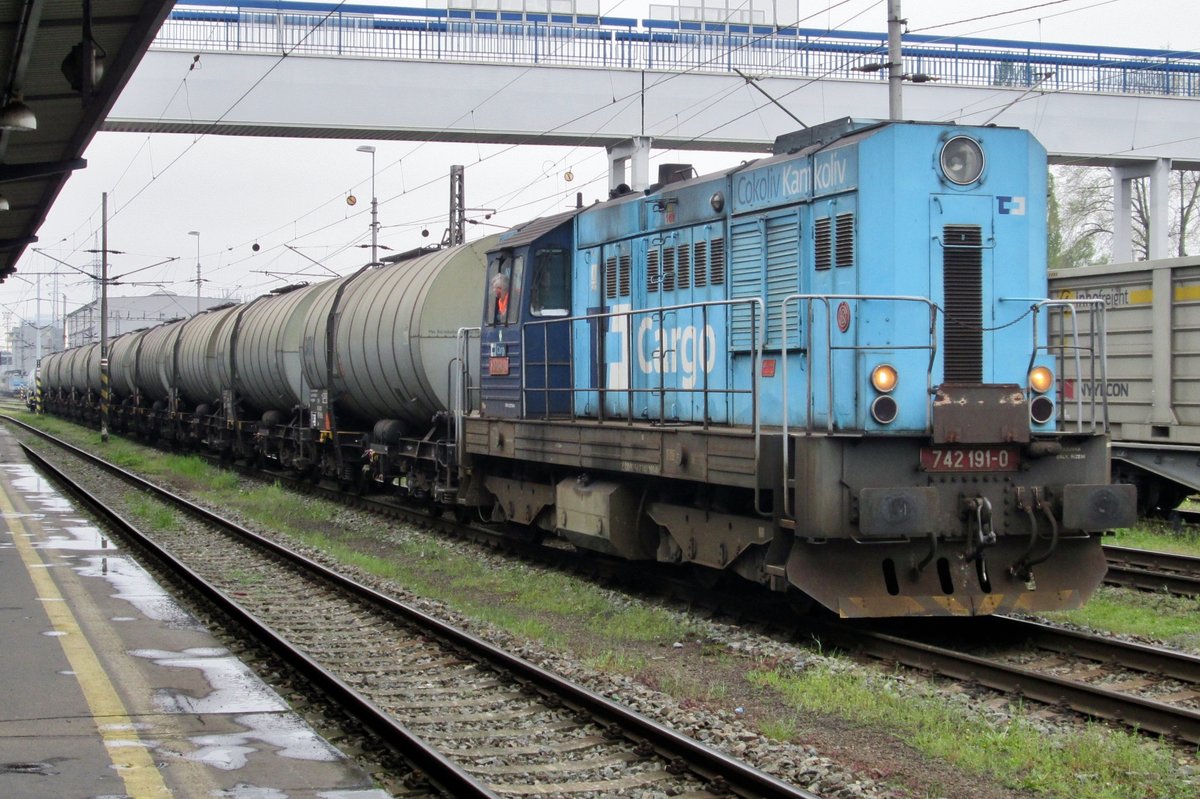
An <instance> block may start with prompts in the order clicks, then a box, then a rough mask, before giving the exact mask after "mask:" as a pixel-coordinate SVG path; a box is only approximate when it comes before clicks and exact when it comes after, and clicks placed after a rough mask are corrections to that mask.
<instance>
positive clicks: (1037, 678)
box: [813, 623, 1200, 743]
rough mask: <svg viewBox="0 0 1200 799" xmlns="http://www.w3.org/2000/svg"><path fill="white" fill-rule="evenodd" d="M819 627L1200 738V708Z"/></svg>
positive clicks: (871, 634) (950, 670) (865, 646)
mask: <svg viewBox="0 0 1200 799" xmlns="http://www.w3.org/2000/svg"><path fill="white" fill-rule="evenodd" d="M813 629H814V630H816V631H818V633H819V634H820V635H822V636H825V637H826V638H827V639H828V640H830V641H832V642H834V643H836V644H837V645H839V646H845V647H847V648H849V649H854V650H857V651H859V652H862V653H864V654H867V655H870V656H872V657H876V658H880V659H883V660H893V661H896V662H898V663H902V664H904V665H906V666H910V667H913V668H917V669H921V670H924V671H929V672H934V673H937V674H941V675H944V676H947V677H953V678H954V679H957V680H962V681H965V682H975V683H978V684H980V685H985V686H987V687H989V688H995V689H997V690H1000V691H1003V692H1005V693H1012V694H1017V695H1019V696H1022V697H1026V698H1029V699H1034V700H1036V701H1039V702H1043V703H1045V704H1048V705H1053V706H1060V707H1067V708H1071V709H1072V710H1075V711H1078V712H1080V713H1083V714H1085V715H1089V716H1093V717H1096V718H1101V719H1107V720H1110V721H1117V722H1120V723H1122V724H1126V725H1130V726H1136V727H1137V728H1139V729H1141V730H1145V731H1149V732H1152V733H1156V734H1159V735H1167V736H1174V737H1177V738H1180V739H1182V740H1184V741H1188V742H1191V743H1200V712H1197V711H1195V710H1191V709H1188V708H1181V707H1176V706H1173V705H1168V704H1165V703H1163V702H1157V701H1155V700H1152V699H1144V698H1142V697H1138V696H1132V695H1129V694H1123V693H1120V692H1117V691H1112V690H1109V689H1106V688H1101V687H1098V686H1093V685H1088V684H1086V683H1081V682H1075V681H1072V680H1068V679H1063V678H1061V677H1054V676H1051V675H1046V674H1039V673H1037V672H1035V671H1032V670H1030V669H1027V668H1023V667H1021V666H1014V665H1009V664H1005V663H999V662H996V661H994V660H988V659H987V658H982V657H978V656H976V655H970V654H966V653H963V652H957V651H955V650H952V649H947V648H945V647H940V646H935V645H933V644H927V643H924V642H921V641H914V640H911V639H908V638H903V637H900V636H897V635H890V634H887V633H882V632H878V631H873V630H866V629H861V628H854V629H852V628H847V627H839V626H836V625H832V624H825V623H818V624H814V625H813Z"/></svg>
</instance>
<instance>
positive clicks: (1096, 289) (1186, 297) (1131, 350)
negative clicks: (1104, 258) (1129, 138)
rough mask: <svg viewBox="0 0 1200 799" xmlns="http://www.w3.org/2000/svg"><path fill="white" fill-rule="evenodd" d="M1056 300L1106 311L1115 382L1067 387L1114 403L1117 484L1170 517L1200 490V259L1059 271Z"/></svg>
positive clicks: (1141, 505) (1053, 287) (1144, 506)
mask: <svg viewBox="0 0 1200 799" xmlns="http://www.w3.org/2000/svg"><path fill="white" fill-rule="evenodd" d="M1050 293H1051V296H1054V297H1060V298H1062V299H1065V300H1079V299H1092V300H1099V301H1103V302H1104V303H1105V305H1106V306H1107V308H1108V313H1107V317H1108V320H1109V323H1108V324H1109V333H1110V335H1109V338H1108V341H1109V344H1108V363H1109V369H1108V375H1107V378H1106V380H1105V381H1104V382H1100V381H1098V380H1086V379H1085V380H1082V381H1071V382H1068V383H1066V384H1065V386H1064V390H1065V391H1066V392H1067V394H1068V395H1069V396H1076V395H1078V396H1082V397H1083V398H1085V399H1087V400H1089V401H1090V400H1092V399H1093V398H1096V397H1100V398H1102V399H1103V401H1104V402H1106V403H1107V404H1108V407H1109V414H1110V420H1111V423H1112V461H1113V479H1114V480H1115V481H1118V482H1126V483H1131V484H1133V485H1136V486H1137V490H1138V509H1139V511H1140V512H1142V513H1143V514H1156V513H1157V514H1164V513H1169V512H1170V511H1171V510H1172V509H1174V508H1175V507H1176V506H1178V505H1179V503H1180V502H1182V501H1183V499H1184V498H1185V497H1187V496H1189V495H1191V494H1194V493H1196V492H1200V368H1197V353H1198V352H1200V258H1196V257H1191V258H1175V259H1170V260H1164V261H1156V262H1154V263H1149V262H1138V263H1131V264H1111V265H1104V266H1089V267H1082V268H1078V269H1061V270H1055V271H1052V272H1051V273H1050ZM1055 333H1056V335H1057V331H1056V332H1055Z"/></svg>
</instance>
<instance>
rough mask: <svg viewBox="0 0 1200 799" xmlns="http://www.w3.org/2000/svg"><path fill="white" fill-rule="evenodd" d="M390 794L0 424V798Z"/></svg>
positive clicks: (375, 797) (284, 798)
mask: <svg viewBox="0 0 1200 799" xmlns="http://www.w3.org/2000/svg"><path fill="white" fill-rule="evenodd" d="M388 796H389V794H388V793H387V792H385V791H383V790H380V789H378V788H375V787H373V783H372V781H371V779H370V777H369V776H368V775H367V774H365V773H364V772H363V771H362V770H361V769H360V768H358V767H357V766H356V765H354V764H353V763H351V762H349V761H348V760H347V759H346V758H345V757H344V756H343V755H342V754H341V753H340V752H338V751H337V749H335V748H334V747H333V746H331V745H330V744H329V743H328V742H327V741H326V740H324V739H323V738H321V737H320V736H319V735H318V734H317V733H316V732H314V731H313V730H312V729H311V728H310V727H309V726H308V725H307V724H306V723H305V722H304V721H303V720H302V719H301V718H300V717H299V716H297V715H296V714H295V713H293V712H291V711H290V710H289V708H288V706H287V704H286V702H284V700H283V699H282V698H280V697H279V695H278V694H276V693H275V692H274V691H273V690H272V689H271V688H269V687H268V686H267V685H265V684H264V683H263V682H262V681H261V680H259V679H258V677H256V676H255V675H254V674H253V673H252V672H251V670H250V669H249V668H248V667H247V666H246V665H245V664H244V663H242V662H241V661H239V660H238V659H237V658H235V657H233V656H232V655H230V654H229V652H228V651H227V650H225V649H224V648H222V646H221V645H220V644H219V643H218V642H217V641H216V640H214V639H213V637H212V636H211V635H210V634H209V633H208V632H207V631H206V630H205V629H204V628H203V626H202V625H201V624H199V623H198V622H197V620H196V619H195V618H194V617H192V616H190V615H189V614H188V613H187V612H186V611H184V610H183V609H182V608H181V607H180V606H179V605H178V604H176V603H175V602H174V601H173V600H172V599H171V598H170V597H169V596H168V595H167V594H166V592H165V591H164V590H163V589H162V588H161V587H159V586H158V585H157V584H156V583H155V581H154V580H153V578H151V577H150V576H149V575H148V574H147V573H146V572H145V571H144V570H143V569H142V568H141V567H140V566H139V565H138V564H137V563H136V562H135V561H134V560H133V559H132V558H131V557H129V555H128V553H126V552H123V551H122V550H121V549H120V548H119V547H118V546H117V545H115V544H114V543H113V542H112V541H111V540H110V539H109V538H108V537H107V535H106V534H105V533H104V532H103V531H102V530H100V529H98V528H97V527H95V526H94V525H92V524H91V523H90V522H89V521H88V520H87V519H86V518H85V517H84V516H83V515H82V514H80V512H79V511H78V509H77V508H76V507H75V506H74V505H73V504H72V503H71V502H70V501H68V500H67V499H65V498H64V497H63V496H62V495H61V494H59V493H58V491H57V490H56V489H55V487H54V486H53V485H52V484H50V483H48V482H47V481H46V480H44V479H42V478H41V477H40V476H39V475H38V474H37V473H36V472H35V471H34V469H33V467H32V466H30V465H29V463H28V462H27V461H26V460H25V458H24V457H23V455H22V453H21V451H20V449H19V448H18V447H17V445H16V439H15V438H14V437H13V435H12V433H11V432H10V431H9V429H8V428H7V427H4V426H3V425H0V797H3V798H4V799H25V798H26V797H28V799H46V797H56V798H58V797H62V798H64V799H66V798H71V797H79V799H90V798H91V797H95V798H96V799H116V798H117V797H137V798H138V799H140V798H141V797H206V798H210V797H221V798H223V799H288V798H289V797H303V798H306V799H307V798H316V797H320V799H387V797H388Z"/></svg>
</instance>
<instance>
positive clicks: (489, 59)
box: [152, 0, 1200, 97]
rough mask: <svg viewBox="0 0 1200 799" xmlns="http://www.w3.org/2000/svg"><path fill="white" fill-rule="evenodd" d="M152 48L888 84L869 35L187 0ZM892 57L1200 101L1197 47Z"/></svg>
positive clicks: (944, 72) (917, 48) (934, 42)
mask: <svg viewBox="0 0 1200 799" xmlns="http://www.w3.org/2000/svg"><path fill="white" fill-rule="evenodd" d="M152 47H153V48H154V49H158V50H186V51H200V52H203V51H210V52H212V51H217V52H248V53H289V54H292V55H313V56H349V57H355V58H380V59H393V60H406V59H407V60H431V59H437V60H442V61H460V62H464V63H507V64H529V65H539V64H541V65H564V66H590V67H597V68H604V69H632V70H640V69H652V70H660V71H664V72H683V71H689V72H701V73H729V72H732V71H734V70H741V71H744V72H749V73H752V74H754V75H756V76H770V77H792V78H837V79H842V80H861V81H886V80H887V73H886V71H885V70H878V71H876V72H862V71H860V70H857V69H856V67H859V66H861V65H863V64H871V63H878V62H879V61H880V60H882V59H883V58H884V57H885V56H886V54H887V40H886V37H885V36H884V35H883V34H879V33H867V32H856V31H833V32H830V31H821V30H815V29H808V28H771V27H764V26H761V25H754V26H749V25H744V24H741V25H735V24H731V25H722V24H714V23H708V22H706V23H703V24H702V25H701V24H699V23H690V22H676V21H672V20H649V19H647V20H640V21H639V20H636V19H629V18H623V17H595V16H585V15H570V14H553V15H547V14H544V13H520V12H515V13H514V12H508V11H505V12H502V13H498V12H495V11H491V12H485V11H471V10H465V9H451V10H445V9H426V8H391V7H385V6H372V5H348V4H342V5H337V4H333V3H306V2H299V1H298V0H242V2H234V3H222V2H218V0H191V1H190V2H186V3H182V4H180V5H178V6H176V8H175V10H174V11H172V12H171V14H170V16H168V18H167V19H166V21H165V22H164V23H163V26H162V29H161V30H160V31H159V34H158V37H157V38H156V39H155V41H154V44H153V45H152ZM903 52H904V60H905V65H906V67H908V69H909V71H910V72H912V73H918V72H919V73H922V74H924V75H927V76H929V78H931V79H934V80H938V81H940V82H943V83H948V84H954V85H961V86H1006V87H1014V88H1022V87H1024V88H1028V87H1031V86H1035V85H1037V86H1039V87H1041V88H1045V89H1046V90H1048V91H1077V92H1099V93H1112V94H1141V95H1146V94H1154V95H1170V96H1179V97H1196V96H1200V52H1192V51H1163V50H1144V49H1136V48H1123V47H1091V46H1084V45H1072V44H1046V43H1033V42H1018V41H1007V40H1002V39H971V38H961V37H949V38H946V37H933V36H921V35H910V36H906V37H905V38H904V47H903Z"/></svg>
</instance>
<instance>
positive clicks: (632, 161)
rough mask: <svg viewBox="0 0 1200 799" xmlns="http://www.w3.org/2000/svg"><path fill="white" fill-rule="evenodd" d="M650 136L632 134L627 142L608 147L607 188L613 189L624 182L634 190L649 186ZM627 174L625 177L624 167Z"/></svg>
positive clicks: (641, 189) (642, 189)
mask: <svg viewBox="0 0 1200 799" xmlns="http://www.w3.org/2000/svg"><path fill="white" fill-rule="evenodd" d="M650 141H651V139H650V137H649V136H634V137H633V138H632V139H630V140H629V141H627V142H622V143H621V144H614V145H612V146H611V147H609V148H608V163H609V172H608V190H609V191H610V192H611V191H614V190H616V188H617V186H620V185H621V184H622V183H624V184H625V185H626V186H628V187H629V188H631V189H633V190H634V191H644V190H645V189H646V188H648V187H649V186H650ZM627 167H628V168H629V173H630V174H629V176H628V178H627V177H626V174H625V173H626V168H627Z"/></svg>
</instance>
